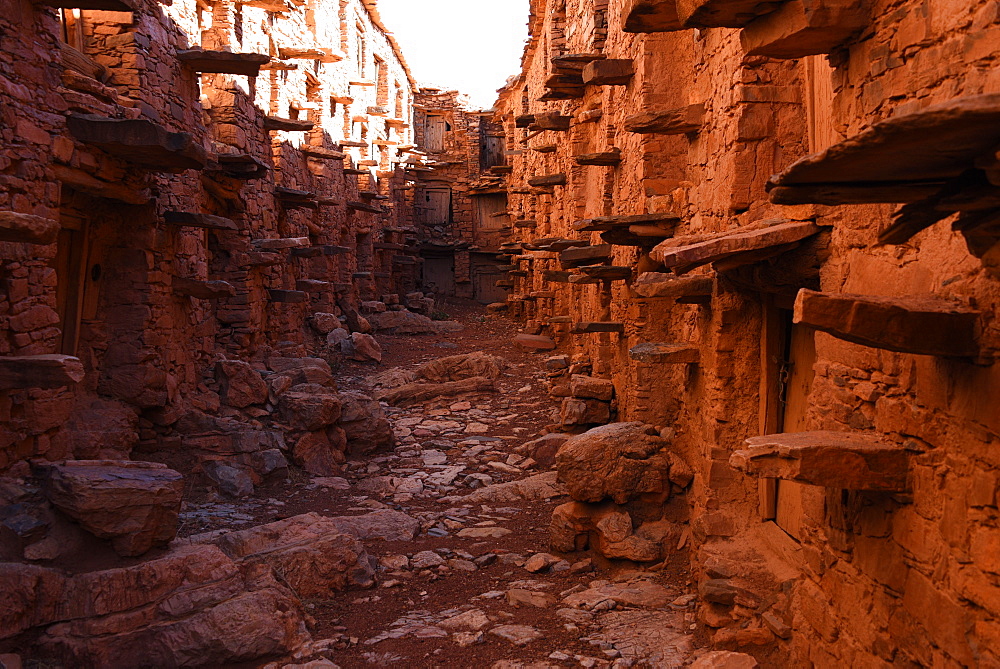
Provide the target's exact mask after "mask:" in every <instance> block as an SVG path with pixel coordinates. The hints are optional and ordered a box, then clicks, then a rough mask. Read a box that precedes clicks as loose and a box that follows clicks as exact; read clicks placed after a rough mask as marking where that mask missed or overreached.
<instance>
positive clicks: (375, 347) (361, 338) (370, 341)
mask: <svg viewBox="0 0 1000 669" xmlns="http://www.w3.org/2000/svg"><path fill="white" fill-rule="evenodd" d="M351 343H352V344H353V345H354V352H353V353H352V354H351V359H352V360H358V361H360V362H365V361H368V360H372V361H374V362H382V347H381V346H379V343H378V342H377V341H375V337H373V336H371V335H370V334H362V333H360V332H355V333H354V334H352V335H351Z"/></svg>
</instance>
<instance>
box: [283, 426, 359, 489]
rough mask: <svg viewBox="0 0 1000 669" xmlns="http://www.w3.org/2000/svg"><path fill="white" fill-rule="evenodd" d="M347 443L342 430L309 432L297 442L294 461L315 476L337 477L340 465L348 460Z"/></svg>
mask: <svg viewBox="0 0 1000 669" xmlns="http://www.w3.org/2000/svg"><path fill="white" fill-rule="evenodd" d="M346 442H347V437H346V435H345V434H344V431H343V430H341V429H340V428H336V427H335V428H330V429H327V430H317V431H315V432H307V433H306V434H304V435H302V436H301V437H300V438H299V440H298V441H297V442H295V448H294V449H292V459H293V460H294V461H295V463H296V464H297V465H299V466H300V467H302V468H303V469H304V470H306V471H307V472H308V473H310V474H312V475H313V476H324V477H330V476H337V475H338V474H340V471H341V470H340V465H341V464H343V463H344V461H345V460H346V458H345V457H344V448H345V446H346Z"/></svg>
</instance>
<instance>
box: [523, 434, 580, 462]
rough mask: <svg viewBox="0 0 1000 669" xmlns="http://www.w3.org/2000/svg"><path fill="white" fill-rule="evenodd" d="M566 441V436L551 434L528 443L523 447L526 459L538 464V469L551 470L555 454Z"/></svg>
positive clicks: (567, 437)
mask: <svg viewBox="0 0 1000 669" xmlns="http://www.w3.org/2000/svg"><path fill="white" fill-rule="evenodd" d="M568 440H569V435H568V434H562V433H559V432H553V433H551V434H546V435H545V436H543V437H539V438H538V439H535V440H534V441H529V442H528V443H526V444H525V445H524V447H525V449H526V452H527V454H528V457H530V458H531V459H533V460H534V461H535V462H537V463H538V468H539V469H551V468H552V466H553V465H554V464H555V463H556V453H557V452H558V451H559V449H560V448H561V447H562V445H563V444H565V443H566V442H567V441H568Z"/></svg>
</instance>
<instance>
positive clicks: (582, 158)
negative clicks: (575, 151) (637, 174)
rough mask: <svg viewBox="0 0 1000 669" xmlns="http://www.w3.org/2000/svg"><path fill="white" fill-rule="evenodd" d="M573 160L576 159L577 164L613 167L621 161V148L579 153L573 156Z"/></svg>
mask: <svg viewBox="0 0 1000 669" xmlns="http://www.w3.org/2000/svg"><path fill="white" fill-rule="evenodd" d="M573 160H574V161H576V164H577V165H601V166H604V167H614V166H615V165H618V164H620V163H621V162H622V150H621V149H619V148H618V147H615V148H613V149H611V150H610V151H602V152H599V153H582V154H580V155H577V156H573Z"/></svg>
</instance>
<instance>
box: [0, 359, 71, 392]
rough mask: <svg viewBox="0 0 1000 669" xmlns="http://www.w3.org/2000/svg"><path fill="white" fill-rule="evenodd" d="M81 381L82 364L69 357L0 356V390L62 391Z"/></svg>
mask: <svg viewBox="0 0 1000 669" xmlns="http://www.w3.org/2000/svg"><path fill="white" fill-rule="evenodd" d="M83 377H84V369H83V363H82V362H80V360H79V358H74V357H73V356H69V355H22V356H0V390H16V389H26V388H50V389H51V388H64V387H66V386H72V385H76V384H77V383H79V382H80V381H82V380H83Z"/></svg>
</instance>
